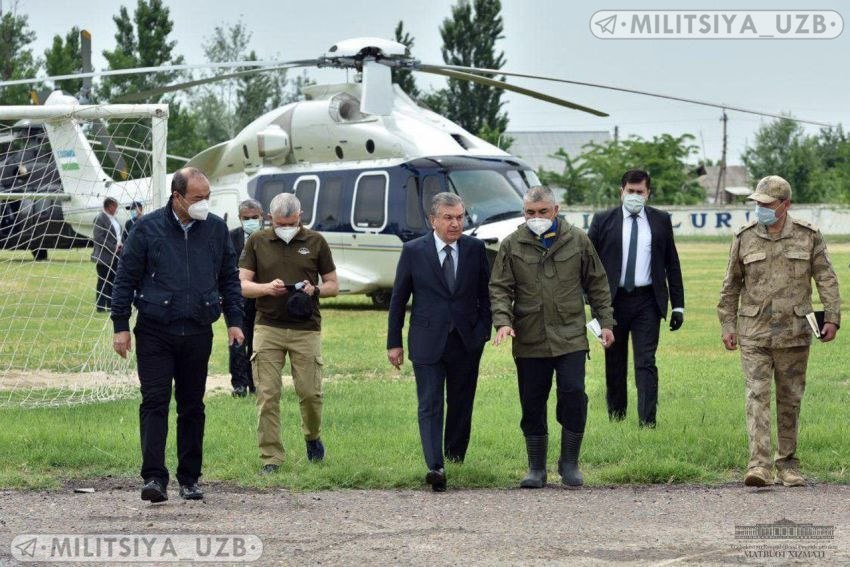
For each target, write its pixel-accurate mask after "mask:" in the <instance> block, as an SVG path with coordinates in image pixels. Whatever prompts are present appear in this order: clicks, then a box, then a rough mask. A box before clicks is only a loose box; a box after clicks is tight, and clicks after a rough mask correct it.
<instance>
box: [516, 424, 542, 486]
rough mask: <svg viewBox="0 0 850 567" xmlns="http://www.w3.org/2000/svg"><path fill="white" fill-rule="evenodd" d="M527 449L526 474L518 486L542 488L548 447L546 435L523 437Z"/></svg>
mask: <svg viewBox="0 0 850 567" xmlns="http://www.w3.org/2000/svg"><path fill="white" fill-rule="evenodd" d="M525 449H526V451H528V474H526V475H525V478H524V479H522V480H521V481H520V483H519V486H520V488H543V487H544V486H546V453H547V451H548V449H549V436H548V435H529V436H527V437H526V438H525Z"/></svg>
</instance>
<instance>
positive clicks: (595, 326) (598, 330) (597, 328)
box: [585, 319, 602, 343]
mask: <svg viewBox="0 0 850 567" xmlns="http://www.w3.org/2000/svg"><path fill="white" fill-rule="evenodd" d="M585 327H587V329H588V330H589V331H590V332H591V333H593V336H594V337H596V340H597V341H599V342H600V343H602V326H601V325H600V324H599V321H597V320H596V319H591V320H590V321H588V323H587V325H585Z"/></svg>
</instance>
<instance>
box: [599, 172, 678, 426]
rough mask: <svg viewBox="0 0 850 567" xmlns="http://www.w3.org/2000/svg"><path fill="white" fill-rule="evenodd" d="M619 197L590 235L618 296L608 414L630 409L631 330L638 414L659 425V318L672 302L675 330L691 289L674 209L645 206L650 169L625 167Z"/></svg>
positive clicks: (609, 354)
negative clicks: (685, 278) (687, 284)
mask: <svg viewBox="0 0 850 567" xmlns="http://www.w3.org/2000/svg"><path fill="white" fill-rule="evenodd" d="M620 188H621V189H620V199H621V205H620V206H618V207H614V208H613V209H609V210H607V211H605V212H603V213H599V214H597V215H595V216H594V217H593V221H592V222H591V223H590V229H589V230H588V232H587V235H588V236H589V237H590V240H591V242H593V245H594V247H595V248H596V252H597V254H599V258H600V259H601V260H602V264H603V265H604V266H605V272H606V273H607V275H608V284H609V285H610V287H611V297H612V298H613V301H614V319H615V320H616V321H617V323H616V325H615V326H614V345H613V346H612V347H611V348H609V349H608V350H606V351H605V379H606V380H605V381H606V384H607V400H608V415H609V417H610V418H611V419H612V420H615V421H619V420H622V419H624V418H625V415H626V375H627V373H628V370H627V366H628V358H629V354H628V338H629V333H631V335H632V351H633V354H634V368H635V382H636V384H637V393H638V422H639V424H640V425H641V426H642V427H655V424H656V419H655V412H656V405H657V404H658V368H657V367H656V366H655V351H656V349H657V348H658V337H659V331H660V326H661V319H666V318H667V302H668V299H669V301H670V304H671V305H672V307H673V312H672V314H671V315H670V330H671V331H676V330H678V329H679V327H681V326H682V323H683V322H684V320H685V315H684V313H685V290H684V287H683V285H682V270H681V268H680V267H679V254H678V252H677V251H676V243H675V242H674V241H673V225H672V223H671V222H670V215H669V214H667V213H665V212H664V211H660V210H658V209H654V208H652V207H647V206H645V203H646V201H647V199H649V196H650V193H651V192H652V180H651V179H650V177H649V174H648V173H647V172H645V171H642V170H639V169H633V170H629V171H627V172H626V173H625V174H624V175H623V178H622V181H621V183H620Z"/></svg>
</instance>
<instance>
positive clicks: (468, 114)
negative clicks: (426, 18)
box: [425, 0, 508, 144]
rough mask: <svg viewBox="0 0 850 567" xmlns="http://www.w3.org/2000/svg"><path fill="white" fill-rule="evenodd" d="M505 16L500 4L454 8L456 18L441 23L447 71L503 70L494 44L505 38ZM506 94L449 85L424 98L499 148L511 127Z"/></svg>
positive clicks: (465, 1) (478, 2)
mask: <svg viewBox="0 0 850 567" xmlns="http://www.w3.org/2000/svg"><path fill="white" fill-rule="evenodd" d="M501 10H502V4H501V2H500V1H499V0H473V2H472V3H470V1H469V0H459V1H458V3H457V4H456V5H455V6H453V7H452V16H451V17H450V18H446V19H445V20H443V25H442V26H441V27H440V35H441V36H442V38H443V49H442V53H443V61H444V62H445V63H446V64H449V65H461V66H466V67H484V68H488V69H501V68H502V67H503V66H504V64H505V54H504V51H500V52H499V53H498V54H497V53H496V42H497V41H498V40H500V39H502V38H503V37H504V36H503V35H502V31H503V29H504V27H503V23H502V16H501V14H500V12H501ZM501 80H503V81H504V77H502V78H501ZM503 93H504V91H503V90H502V89H499V88H495V87H488V86H485V85H479V84H476V83H471V82H469V81H462V80H459V79H449V80H448V86H447V87H446V88H445V89H442V90H440V91H436V92H433V93H430V94H429V95H428V96H426V97H425V104H426V105H427V106H429V107H430V108H431V109H432V110H434V112H438V113H440V114H444V115H445V116H446V117H447V118H449V119H450V120H452V121H453V122H456V123H458V124H460V125H461V126H462V127H463V128H465V129H466V130H468V131H469V132H472V133H474V134H477V135H479V136H481V137H483V138H484V139H486V140H487V141H488V142H490V143H492V144H497V143H498V140H499V136H501V134H502V133H503V132H504V131H505V129H507V127H508V115H507V113H505V112H502V106H503V105H504V102H503V101H502V94H503Z"/></svg>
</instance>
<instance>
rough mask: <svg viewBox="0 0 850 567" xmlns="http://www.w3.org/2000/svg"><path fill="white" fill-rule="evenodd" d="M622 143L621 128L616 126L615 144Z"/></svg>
mask: <svg viewBox="0 0 850 567" xmlns="http://www.w3.org/2000/svg"><path fill="white" fill-rule="evenodd" d="M619 141H620V127H619V126H614V143H615V144H617V143H618V142H619Z"/></svg>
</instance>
